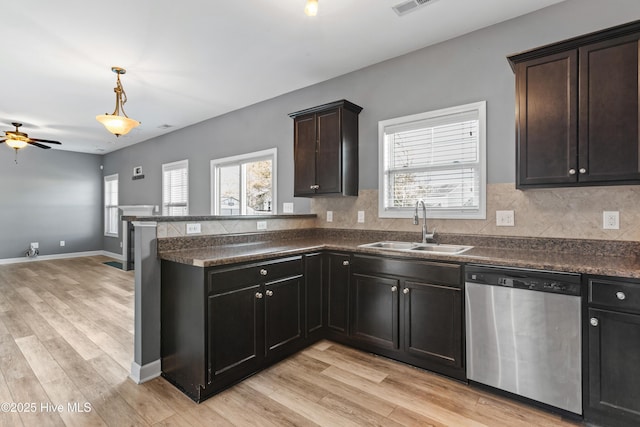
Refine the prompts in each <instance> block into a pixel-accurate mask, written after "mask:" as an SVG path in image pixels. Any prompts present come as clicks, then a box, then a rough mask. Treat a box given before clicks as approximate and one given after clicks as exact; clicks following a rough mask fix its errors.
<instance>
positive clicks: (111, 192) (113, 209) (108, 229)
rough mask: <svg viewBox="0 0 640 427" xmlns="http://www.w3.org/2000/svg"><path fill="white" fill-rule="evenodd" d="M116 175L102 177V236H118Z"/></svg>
mask: <svg viewBox="0 0 640 427" xmlns="http://www.w3.org/2000/svg"><path fill="white" fill-rule="evenodd" d="M118 220H119V215H118V175H117V174H116V175H109V176H105V177H104V234H105V235H111V236H117V235H118Z"/></svg>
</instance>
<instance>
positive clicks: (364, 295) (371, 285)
mask: <svg viewBox="0 0 640 427" xmlns="http://www.w3.org/2000/svg"><path fill="white" fill-rule="evenodd" d="M350 296H351V301H352V303H351V336H352V337H353V338H356V339H359V340H360V341H363V342H365V343H369V344H373V345H375V346H377V347H381V348H385V349H394V350H395V349H398V348H399V332H398V280H395V279H387V278H382V277H374V276H365V275H361V274H354V275H353V276H352V278H351V294H350Z"/></svg>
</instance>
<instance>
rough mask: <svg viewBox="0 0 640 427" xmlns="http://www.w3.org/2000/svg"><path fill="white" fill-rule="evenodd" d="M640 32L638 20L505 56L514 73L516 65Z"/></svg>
mask: <svg viewBox="0 0 640 427" xmlns="http://www.w3.org/2000/svg"><path fill="white" fill-rule="evenodd" d="M639 31H640V20H638V21H632V22H628V23H626V24H622V25H618V26H615V27H611V28H607V29H604V30H600V31H595V32H593V33H588V34H585V35H581V36H577V37H572V38H570V39H567V40H562V41H559V42H554V43H550V44H548V45H544V46H540V47H537V48H534V49H529V50H526V51H523V52H520V53H514V54H512V55H509V56H507V60H508V61H509V65H511V69H512V70H513V72H514V73H515V71H516V64H518V63H520V62H524V61H528V60H531V59H536V58H542V57H545V56H549V55H553V54H556V53H560V52H566V51H568V50H571V49H577V48H579V47H582V46H585V45H588V44H591V43H597V42H601V41H605V40H610V39H615V38H618V37H623V36H626V35H629V34H634V33H637V32H639Z"/></svg>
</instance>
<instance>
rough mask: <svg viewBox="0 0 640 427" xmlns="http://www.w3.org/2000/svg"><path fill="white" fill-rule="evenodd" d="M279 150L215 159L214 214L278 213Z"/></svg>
mask: <svg viewBox="0 0 640 427" xmlns="http://www.w3.org/2000/svg"><path fill="white" fill-rule="evenodd" d="M276 156H277V149H276V148H271V149H269V150H263V151H257V152H255V153H249V154H242V155H239V156H233V157H226V158H224V159H217V160H212V161H211V188H212V197H211V213H212V215H260V214H266V215H270V214H275V213H276V169H277V168H276V166H277V162H276Z"/></svg>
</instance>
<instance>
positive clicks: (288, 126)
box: [104, 0, 640, 252]
mask: <svg viewBox="0 0 640 427" xmlns="http://www.w3.org/2000/svg"><path fill="white" fill-rule="evenodd" d="M636 19H640V7H639V6H638V1H637V0H611V1H608V2H606V3H603V2H601V1H599V0H567V1H565V2H562V3H560V4H558V5H555V6H551V7H548V8H545V9H542V10H540V11H538V12H534V13H532V14H529V15H526V16H523V17H520V18H516V19H513V20H511V21H507V22H504V23H501V24H497V25H494V26H492V27H489V28H486V29H483V30H479V31H477V32H474V33H471V34H468V35H465V36H462V37H459V38H457V39H454V40H450V41H447V42H444V43H441V44H438V45H435V46H431V47H428V48H425V49H422V50H419V51H416V52H412V53H410V54H407V55H404V56H401V57H398V58H395V59H392V60H389V61H385V62H382V63H380V64H376V65H373V66H370V67H367V68H365V69H362V70H359V71H356V72H353V73H350V74H347V75H344V76H340V77H338V78H335V79H332V80H329V81H327V82H324V83H320V84H317V85H314V86H311V87H307V88H304V89H301V90H298V91H295V92H291V93H288V94H285V95H282V96H280V97H277V98H274V99H271V100H268V101H265V102H262V103H259V104H255V105H252V106H250V107H247V108H244V109H241V110H238V111H234V112H232V113H229V114H227V115H224V116H220V117H217V118H213V119H211V120H207V121H205V122H202V123H198V124H196V125H193V126H190V127H188V128H185V129H181V130H178V131H175V132H173V133H170V134H167V135H164V136H162V137H159V138H155V139H153V140H150V141H147V142H145V143H142V144H138V145H136V146H133V147H130V148H126V149H122V150H119V151H116V152H113V153H109V154H107V155H105V159H104V164H105V170H104V173H105V175H108V174H112V173H120V180H121V181H120V182H121V185H120V198H121V199H120V202H121V204H152V205H158V204H160V203H161V198H162V196H161V190H160V186H161V177H160V175H161V164H162V163H166V162H171V161H176V160H182V159H185V158H186V159H189V168H190V194H189V202H190V214H192V215H202V214H209V205H210V196H209V192H210V188H209V187H210V178H209V160H211V159H214V158H219V157H225V156H230V155H236V154H241V153H246V152H251V151H255V150H260V149H265V148H270V147H278V209H279V210H281V208H282V203H283V202H291V201H294V198H293V182H292V177H293V164H292V161H293V124H292V120H291V119H290V118H289V117H288V116H287V113H290V112H293V111H297V110H300V109H303V108H307V107H312V106H315V105H319V104H322V103H325V102H330V101H334V100H337V99H342V98H346V99H348V100H349V101H352V102H354V103H356V104H358V105H360V106H362V107H363V108H364V110H363V111H362V113H361V114H360V188H362V189H373V188H377V185H378V178H377V164H378V158H377V157H378V155H377V140H378V136H377V123H378V121H379V120H384V119H389V118H393V117H398V116H403V115H407V114H415V113H420V112H424V111H428V110H432V109H437V108H443V107H449V106H454V105H460V104H464V103H469V102H474V101H479V100H486V101H487V119H488V124H487V157H488V182H489V183H505V182H514V174H515V146H514V121H515V109H514V103H515V91H514V76H513V73H512V71H511V69H510V67H509V64H508V62H507V60H506V56H507V55H509V54H512V53H516V52H520V51H523V50H527V49H531V48H535V47H538V46H541V45H544V44H548V43H552V42H554V41H559V40H563V39H566V38H569V37H574V36H578V35H581V34H585V33H588V32H592V31H597V30H600V29H603V28H607V27H610V26H614V25H618V24H622V23H625V22H629V21H632V20H636ZM139 165H141V166H142V167H143V169H144V173H145V179H144V180H141V181H131V180H130V177H131V171H132V169H133V167H134V166H139ZM295 209H296V212H307V211H308V209H309V202H308V200H305V199H296V200H295ZM107 240H109V239H107ZM111 244H114V243H113V242H108V241H106V242H105V249H107V250H112V251H114V252H117V251H119V247H117V248H115V249H109V248H110V247H111V246H109V245H111Z"/></svg>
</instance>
